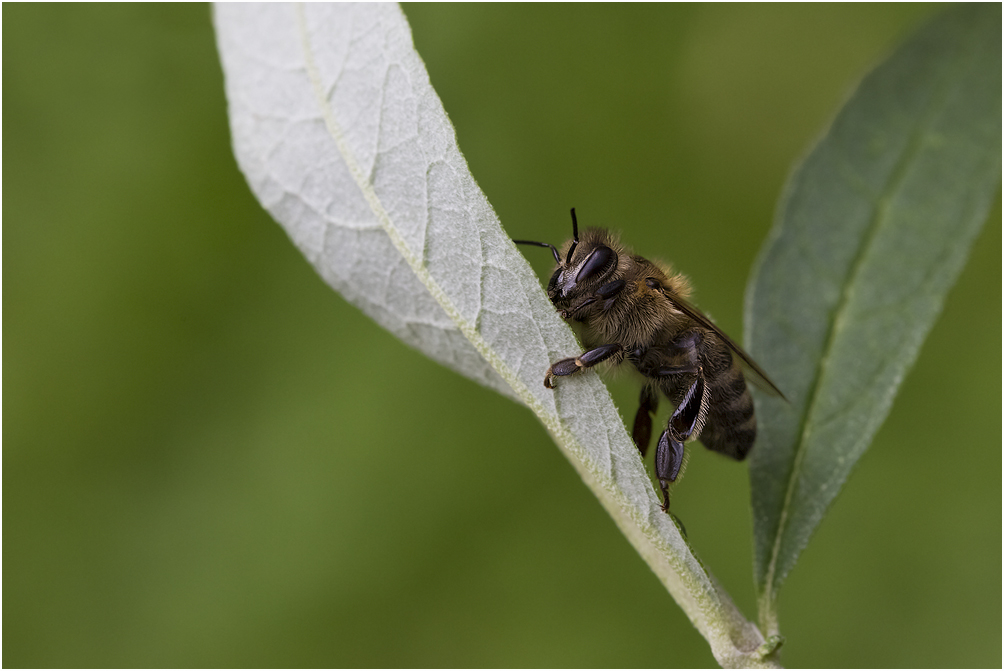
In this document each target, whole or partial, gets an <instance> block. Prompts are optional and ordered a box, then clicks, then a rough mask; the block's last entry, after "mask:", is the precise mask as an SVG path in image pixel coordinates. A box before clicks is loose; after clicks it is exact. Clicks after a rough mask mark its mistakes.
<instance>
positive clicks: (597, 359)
mask: <svg viewBox="0 0 1004 671" xmlns="http://www.w3.org/2000/svg"><path fill="white" fill-rule="evenodd" d="M513 242H515V243H516V244H519V245H535V246H538V247H548V248H550V250H551V253H552V254H554V260H555V262H556V263H557V267H556V268H555V270H554V273H553V274H552V275H551V279H550V281H549V282H548V283H547V297H548V298H549V299H550V300H551V302H552V303H553V304H554V307H555V308H556V309H557V311H558V313H559V314H560V315H561V317H562V318H563V319H565V320H570V321H572V322H575V323H577V324H578V325H580V326H581V328H580V329H579V330H580V331H581V335H582V340H583V344H584V345H585V347H586V351H585V352H583V353H582V354H580V355H579V356H575V357H569V358H567V359H561V360H560V361H556V362H554V363H553V364H552V365H551V367H550V368H548V369H547V372H546V373H545V375H544V386H545V387H547V388H548V389H553V388H554V385H555V382H556V381H557V379H558V378H561V377H567V376H569V375H574V374H575V373H577V372H579V371H581V370H584V369H587V368H592V367H593V366H595V365H596V364H598V363H601V362H606V363H608V364H612V365H615V366H616V365H619V364H622V363H625V362H627V363H630V364H631V365H633V366H634V368H635V369H636V370H637V371H638V372H639V373H640V374H641V376H642V378H643V380H644V384H643V386H642V389H641V396H640V399H639V408H638V412H637V414H636V415H635V418H634V428H633V430H632V438H633V439H634V442H635V445H637V447H638V449H639V451H640V452H641V456H642V458H644V457H645V453H646V452H647V451H648V444H649V441H650V439H651V434H652V415H654V414H655V412H656V410H657V409H658V405H659V397H660V394H661V395H663V396H665V397H666V398H667V399H669V402H670V403H672V404H673V406H674V408H675V409H674V410H673V414H672V416H670V418H669V422H668V423H667V425H666V428H665V430H664V431H663V432H662V435H661V436H660V437H659V441H658V443H657V446H656V451H655V475H656V478H657V479H658V480H659V488H660V489H661V491H662V509H663V510H664V511H666V512H668V511H669V484H670V483H671V482H673V481H675V480H676V478H677V476H678V475H679V473H680V467H681V466H682V465H683V456H684V447H683V446H684V443H686V442H690V441H693V440H697V439H700V441H701V442H702V443H704V446H705V447H707V448H708V449H710V450H713V451H715V452H718V453H720V454H724V455H726V456H729V457H732V458H733V459H736V460H740V461H741V460H742V459H745V458H746V455H747V454H749V452H750V450H751V449H752V448H753V442H754V441H755V440H756V415H755V414H754V411H753V399H752V398H751V396H750V393H749V390H748V389H747V388H746V377H745V375H744V368H745V370H746V374H749V375H750V377H751V379H752V380H753V381H756V382H757V383H758V384H759V386H762V387H764V389H765V390H766V391H768V392H770V393H774V394H777V395H778V396H781V397H782V398H784V394H782V393H781V391H780V390H779V389H778V388H777V387H776V386H775V385H774V383H773V382H771V381H770V380H769V379H768V378H767V375H766V374H765V373H764V372H763V371H762V370H761V369H760V367H759V366H757V365H756V363H754V362H753V360H752V359H751V358H750V356H749V355H748V354H746V353H745V352H744V351H743V350H742V349H741V348H740V347H739V346H738V345H736V343H735V342H733V341H732V339H731V338H729V337H728V336H727V335H725V334H724V333H723V332H722V331H721V329H719V328H718V327H717V326H715V325H714V323H713V322H712V321H711V320H710V319H708V317H706V316H705V315H704V314H703V313H701V312H700V311H699V310H698V309H697V308H695V307H694V306H692V305H691V304H690V303H688V302H687V298H688V297H689V296H690V293H691V290H690V283H689V281H688V280H687V278H686V277H685V276H683V275H681V274H679V273H674V272H673V271H672V270H671V269H670V268H668V267H664V266H661V265H658V264H656V263H653V262H652V261H649V260H648V259H646V258H644V257H641V256H637V255H635V254H632V253H631V250H630V249H628V248H627V247H625V246H624V245H623V244H621V243H620V242H619V241H618V240H617V239H616V237H615V236H614V235H612V234H611V233H610V232H609V231H607V230H605V229H602V228H590V229H587V230H585V231H584V232H583V233H582V237H581V238H580V237H579V225H578V221H577V220H576V217H575V208H572V239H571V240H569V241H568V242H566V243H565V245H564V246H563V247H562V249H561V251H560V252H559V250H558V248H556V247H555V246H554V245H551V244H549V243H546V242H535V241H532V240H514V241H513ZM562 259H564V260H562Z"/></svg>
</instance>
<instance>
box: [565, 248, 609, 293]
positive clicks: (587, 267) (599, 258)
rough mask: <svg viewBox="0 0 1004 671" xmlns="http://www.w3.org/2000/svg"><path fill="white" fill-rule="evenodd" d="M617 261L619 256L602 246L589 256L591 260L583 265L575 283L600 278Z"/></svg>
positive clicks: (587, 260)
mask: <svg viewBox="0 0 1004 671" xmlns="http://www.w3.org/2000/svg"><path fill="white" fill-rule="evenodd" d="M616 261H617V254H615V253H614V250H612V249H610V248H609V247H607V246H606V245H600V246H599V247H597V248H596V249H594V250H593V251H592V252H590V254H589V258H587V259H586V262H585V263H583V264H582V268H580V269H579V272H578V274H577V275H576V276H575V283H576V284H578V283H579V282H583V281H585V280H589V279H592V278H594V277H598V276H600V275H602V274H603V272H604V271H606V270H607V269H608V268H610V266H612V265H613V264H614V263H615V262H616Z"/></svg>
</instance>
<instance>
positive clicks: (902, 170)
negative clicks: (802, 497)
mask: <svg viewBox="0 0 1004 671" xmlns="http://www.w3.org/2000/svg"><path fill="white" fill-rule="evenodd" d="M946 69H947V68H946ZM946 88H947V86H946V85H945V84H943V83H942V84H941V85H940V86H938V87H937V90H936V92H935V93H934V94H932V95H931V98H930V102H929V103H928V105H927V109H926V110H925V112H924V114H923V115H922V116H921V121H920V122H919V123H917V124H916V125H915V128H914V130H913V132H912V133H911V137H910V139H909V140H908V142H907V144H906V147H905V149H904V150H903V152H902V154H901V155H900V157H899V159H898V160H897V161H896V164H895V166H894V168H893V170H892V172H891V173H890V176H889V178H888V179H887V180H886V188H884V189H883V190H882V191H880V192H879V193H880V194H884V195H880V196H879V198H878V206H877V207H876V208H875V214H874V216H873V217H872V220H871V222H870V224H869V226H868V232H867V234H866V236H865V238H864V241H863V243H862V244H861V245H860V246H859V248H858V251H857V253H856V254H855V258H854V261H853V263H852V264H851V272H850V273H849V274H848V277H849V278H850V281H848V282H846V283H845V284H844V286H843V288H842V289H841V293H840V299H839V300H838V301H837V308H836V310H835V311H834V312H833V318H832V319H831V320H830V323H829V326H828V329H827V336H826V345H825V346H824V347H823V355H822V356H821V357H820V359H819V363H818V364H817V365H816V371H815V375H814V377H813V383H812V385H811V386H810V388H809V397H808V399H807V403H806V404H805V406H804V409H803V412H802V416H801V419H800V421H799V424H798V426H799V428H800V429H801V431H800V433H801V438H800V439H799V442H798V443H797V444H796V447H795V459H794V461H793V463H792V468H791V474H790V476H789V479H788V484H787V487H786V488H785V496H784V502H783V504H782V507H781V515H780V517H779V518H778V526H777V532H776V535H775V538H774V544H773V546H772V548H771V555H770V561H769V562H768V565H767V573H766V576H765V579H764V590H763V595H764V597H766V599H767V601H768V602H772V601H773V599H774V596H775V592H776V587H775V586H774V582H775V578H776V572H777V562H778V558H779V557H780V551H781V543H782V540H783V539H784V536H785V530H786V529H787V523H788V516H789V515H788V513H789V509H790V506H791V500H792V498H793V497H794V494H795V490H796V488H797V484H798V482H799V476H800V474H801V468H802V463H803V461H804V459H805V453H806V451H807V445H808V441H809V437H810V435H811V434H812V431H813V428H814V427H815V422H813V421H811V420H812V418H813V416H814V414H815V405H816V398H817V396H818V395H819V393H820V390H821V389H822V387H823V381H824V380H825V379H826V378H827V374H828V371H829V368H830V364H831V360H832V359H831V357H832V353H833V346H834V343H835V342H836V341H837V338H838V337H839V335H840V334H841V333H842V332H843V330H844V328H843V326H842V324H843V323H844V316H845V314H846V313H847V311H848V310H849V307H850V305H851V304H852V303H853V300H854V293H855V290H856V288H857V282H858V277H859V275H860V274H861V272H862V268H863V267H864V262H865V259H867V258H868V257H869V252H870V251H871V248H872V244H873V242H874V241H875V238H876V237H877V236H878V233H879V231H881V230H882V229H883V227H884V226H885V224H886V222H888V221H889V219H890V216H889V211H890V209H891V207H892V201H893V200H894V198H893V196H894V195H895V194H896V193H897V192H898V190H899V188H900V187H901V186H902V183H903V181H904V180H905V179H906V175H907V174H908V172H909V167H910V165H911V163H912V160H913V158H914V157H915V156H917V155H918V154H919V153H920V152H921V150H922V147H923V145H924V138H925V137H926V135H927V133H928V129H929V128H930V125H931V120H932V118H933V117H934V116H935V113H936V110H937V109H938V105H939V103H940V102H941V101H943V100H945V99H946V98H945V90H946Z"/></svg>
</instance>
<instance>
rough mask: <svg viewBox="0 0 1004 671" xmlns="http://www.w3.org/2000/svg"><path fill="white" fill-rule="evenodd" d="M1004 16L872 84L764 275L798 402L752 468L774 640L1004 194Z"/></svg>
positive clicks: (929, 44)
mask: <svg viewBox="0 0 1004 671" xmlns="http://www.w3.org/2000/svg"><path fill="white" fill-rule="evenodd" d="M1000 12H1001V8H1000V5H980V6H964V7H960V8H958V9H956V10H953V11H950V12H948V13H946V14H943V15H941V16H940V17H939V18H937V19H936V20H935V21H934V22H933V23H932V24H930V25H928V26H927V27H926V28H924V29H923V30H922V31H921V32H919V33H918V34H917V35H916V36H914V37H913V38H912V39H911V40H909V41H908V42H907V43H906V44H904V45H903V46H902V47H901V48H900V49H899V50H898V51H897V52H896V53H895V54H893V55H892V56H891V57H890V58H889V60H888V61H886V62H885V63H883V64H882V65H880V66H879V67H878V68H877V69H876V70H875V71H874V72H872V73H871V74H869V75H868V76H867V77H865V79H864V80H863V81H862V82H861V84H860V86H859V87H858V89H857V91H856V92H855V93H854V94H853V96H852V97H851V98H850V100H849V101H848V102H847V104H846V105H845V106H844V108H843V109H842V110H841V111H840V113H839V114H838V115H837V117H836V119H835V120H834V121H833V124H832V127H831V128H830V129H829V131H828V132H827V133H826V135H825V137H823V138H822V139H821V140H820V141H819V143H818V144H817V146H816V147H815V148H814V149H813V150H812V152H811V153H810V154H809V155H808V157H807V158H806V159H805V161H804V163H803V164H802V165H801V166H800V167H799V168H798V169H797V170H796V171H795V172H794V174H793V175H792V177H791V178H790V180H789V183H788V185H787V188H786V191H785V193H784V196H783V198H782V200H781V203H780V207H779V210H778V212H779V214H778V217H777V220H776V221H775V225H774V229H773V231H772V233H771V235H770V238H769V239H768V241H767V243H766V244H765V247H764V249H763V250H762V252H761V254H760V256H759V259H758V262H757V264H756V266H755V268H754V271H753V276H752V281H751V283H750V286H749V290H748V293H747V297H746V315H745V316H746V325H747V328H746V332H747V333H748V334H749V335H748V338H749V340H748V343H749V345H750V348H749V349H750V353H751V354H752V355H753V356H754V357H755V358H756V359H757V361H759V362H760V364H761V365H762V366H763V367H764V368H765V369H766V370H767V371H768V372H769V373H770V374H771V376H772V377H773V378H774V381H775V382H776V383H777V384H778V386H780V388H781V389H782V391H784V393H785V394H786V395H787V396H788V398H789V399H790V404H785V403H784V402H783V401H780V400H778V399H758V400H759V401H760V402H759V403H758V409H757V412H758V415H759V417H760V425H761V432H760V440H759V445H758V447H757V449H756V450H754V451H753V459H752V463H751V467H750V478H751V483H752V498H753V517H754V520H753V521H754V534H755V544H756V551H755V577H756V582H757V586H758V590H759V592H760V601H761V603H760V606H761V625H762V626H765V627H766V629H765V633H767V634H771V633H776V631H777V623H776V614H775V606H774V603H775V599H776V595H777V591H778V588H779V587H780V585H781V583H782V581H783V580H784V578H785V577H786V576H787V574H788V572H789V571H790V570H791V568H792V566H793V565H794V563H795V561H796V559H797V558H798V555H799V553H800V552H801V550H802V549H803V548H804V547H805V545H806V543H807V542H808V539H809V536H810V535H811V534H812V532H813V531H814V530H815V528H816V526H817V525H818V524H819V522H820V520H821V518H822V516H823V514H824V513H825V511H826V510H827V507H828V506H829V505H830V503H831V502H832V501H833V498H834V497H835V496H836V495H837V493H838V492H839V491H840V488H841V486H842V485H843V483H844V482H845V480H846V479H847V476H848V474H849V473H850V470H851V469H852V468H853V466H854V464H855V463H857V460H858V459H859V458H860V457H861V455H862V454H863V453H864V451H865V449H866V448H867V447H868V445H869V443H870V442H871V440H872V438H873V437H874V435H875V432H876V431H877V430H878V428H879V426H880V425H881V424H882V422H883V420H884V419H885V417H886V415H887V414H888V412H889V408H890V406H891V404H892V400H893V397H894V396H895V395H896V391H897V389H898V388H899V385H900V382H901V381H902V380H903V377H904V375H905V374H906V372H907V371H908V370H909V368H910V366H911V365H912V364H913V362H914V360H915V359H916V357H917V353H918V350H919V348H920V346H921V343H922V342H923V340H924V338H925V336H926V335H927V333H928V331H929V330H930V328H931V326H932V325H933V323H934V321H935V319H936V318H937V316H938V313H939V312H940V310H941V307H942V304H943V302H944V299H945V295H946V294H947V292H948V290H949V289H950V288H951V286H952V284H953V283H954V282H955V279H956V278H957V276H958V274H959V272H960V271H961V269H962V267H963V265H964V263H965V260H966V258H967V256H968V253H969V249H970V247H971V245H972V243H973V240H974V239H975V237H976V235H977V233H978V232H979V231H980V228H981V227H982V225H983V222H984V221H985V219H986V218H987V213H988V210H989V208H990V206H991V204H992V200H993V198H994V197H995V195H996V193H997V191H998V189H999V187H1000V175H1001V154H1000V151H1001V69H1000V68H1001V33H1000V30H999V27H1000V19H1001V15H1000ZM960 345H961V343H960ZM932 393H938V392H932ZM950 431H951V429H950V427H947V426H946V436H944V437H937V438H932V439H936V440H938V439H943V438H945V437H947V435H948V434H950Z"/></svg>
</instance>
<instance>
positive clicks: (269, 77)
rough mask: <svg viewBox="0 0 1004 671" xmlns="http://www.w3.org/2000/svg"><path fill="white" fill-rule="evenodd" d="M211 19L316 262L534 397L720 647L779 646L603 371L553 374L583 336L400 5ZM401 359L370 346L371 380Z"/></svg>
mask: <svg viewBox="0 0 1004 671" xmlns="http://www.w3.org/2000/svg"><path fill="white" fill-rule="evenodd" d="M214 18H215V25H216V31H217V37H218V43H219V49H220V54H221V57H222V61H223V69H224V74H225V77H226V91H227V99H228V102H229V114H230V124H231V130H232V134H233V142H234V150H235V153H236V156H237V160H238V163H239V165H240V168H241V170H242V171H243V172H244V174H245V176H246V177H247V180H248V183H249V184H250V185H251V188H252V190H253V191H254V193H255V195H256V196H257V197H258V199H259V200H260V201H261V202H262V204H263V205H264V206H265V207H266V208H267V209H268V211H269V212H271V213H272V215H273V216H274V217H275V218H276V220H277V221H279V223H280V224H282V226H283V227H284V228H285V229H286V231H287V232H288V233H289V236H290V237H291V238H292V240H293V242H294V243H295V244H296V245H297V246H298V247H299V248H300V250H301V251H302V252H303V253H304V255H305V256H306V257H307V259H308V260H309V261H310V262H311V263H312V264H313V265H314V267H315V268H316V269H317V271H318V272H319V273H320V275H321V276H322V277H323V278H324V279H325V280H326V281H327V282H328V283H329V284H330V285H331V286H332V287H334V288H335V289H336V290H337V291H339V292H340V293H341V294H342V295H343V296H345V297H346V298H347V299H348V300H349V301H351V302H352V303H354V304H355V305H357V306H358V307H359V308H360V309H362V310H363V311H365V312H366V313H367V314H369V315H370V316H372V317H373V318H374V319H375V320H376V321H377V322H379V323H380V324H381V325H383V326H384V327H385V328H387V329H388V330H390V331H391V332H393V333H394V334H396V335H397V336H398V337H399V338H401V339H402V340H404V341H405V342H407V343H408V344H410V345H411V346H413V347H415V348H416V349H418V350H421V351H422V352H424V353H426V354H427V355H428V356H430V357H432V358H433V359H435V360H437V361H440V362H441V363H443V364H445V365H447V366H449V367H451V368H453V369H454V370H456V371H458V372H460V373H462V374H464V375H466V376H468V377H470V378H472V379H474V380H476V381H478V382H480V383H482V384H485V385H488V386H490V387H492V388H494V389H497V390H499V391H500V392H502V393H504V394H507V395H509V396H511V397H514V398H518V399H519V400H521V401H522V402H523V403H525V404H526V405H527V406H528V407H529V408H530V409H531V410H533V412H535V413H536V414H537V415H538V417H540V419H541V421H542V422H543V423H544V425H545V426H546V427H547V428H548V430H549V431H550V432H551V434H552V435H553V436H554V438H555V440H556V442H557V443H558V444H559V446H560V447H561V448H562V449H563V451H564V453H565V454H566V456H567V457H568V458H569V460H570V461H571V462H572V464H573V465H574V466H575V467H576V469H577V470H578V471H579V473H580V474H581V475H582V477H583V479H584V480H585V481H586V483H587V484H588V485H589V486H590V487H591V488H592V489H593V491H594V492H595V493H596V495H597V496H598V497H599V498H600V500H601V502H602V503H603V505H604V506H605V507H606V508H607V510H608V511H609V512H610V514H611V515H612V516H613V518H614V520H615V521H616V522H617V524H618V525H619V526H620V528H621V530H622V531H623V532H624V534H625V535H626V536H627V537H628V538H629V539H630V540H631V542H632V543H633V544H634V545H635V547H636V548H637V549H638V551H639V553H641V555H642V556H643V557H644V558H645V560H646V561H647V562H648V563H649V565H650V566H651V567H652V569H653V570H654V571H655V572H656V574H657V575H658V576H659V577H660V579H661V580H662V582H663V583H664V584H665V585H666V587H667V588H668V589H669V591H670V592H671V593H672V594H673V596H674V598H675V599H676V600H677V602H678V603H679V604H680V605H681V606H682V607H683V609H684V610H685V612H686V613H687V615H688V616H689V617H690V618H691V620H692V621H693V622H694V624H695V625H696V626H697V627H698V629H699V630H700V631H701V633H702V634H703V635H704V636H705V638H707V639H708V641H709V642H710V643H711V647H712V652H713V653H714V654H715V656H716V657H717V658H718V660H719V661H720V662H721V663H723V664H726V665H759V664H770V663H772V662H771V660H769V659H768V660H765V659H763V657H764V655H765V654H767V653H769V648H764V649H761V650H760V651H759V652H758V651H757V648H758V646H760V645H761V644H762V643H763V638H762V637H761V636H760V634H759V631H757V630H756V628H755V627H753V626H751V625H750V624H749V623H748V622H746V621H745V620H744V619H743V618H742V617H741V615H739V614H738V612H737V611H736V610H735V608H734V606H733V605H732V603H731V602H730V601H729V599H728V597H727V596H725V595H724V594H722V593H720V592H719V590H718V588H717V586H716V584H715V583H714V581H713V579H712V578H711V577H710V575H709V574H708V573H707V572H706V571H705V570H704V568H703V567H702V566H701V564H700V562H698V560H697V559H696V558H695V557H694V555H693V554H692V553H691V551H690V548H689V547H688V545H687V544H686V542H685V541H684V539H682V538H681V536H680V534H679V531H678V529H677V527H676V526H675V525H674V523H673V522H672V520H671V518H670V517H669V516H668V515H666V514H665V513H663V512H662V511H661V510H660V508H659V500H658V498H657V497H656V494H655V492H654V490H653V488H652V484H651V482H650V480H649V478H648V476H647V474H646V472H645V469H644V467H643V465H642V462H641V460H640V458H639V456H638V451H637V450H636V449H635V447H634V446H633V444H632V443H631V441H630V439H629V438H628V436H627V433H626V432H625V430H624V427H623V424H622V422H621V419H620V417H619V416H618V414H617V411H616V409H615V408H614V407H613V404H612V402H611V400H610V397H609V395H608V393H607V391H606V388H605V387H604V386H603V384H602V383H601V382H600V381H599V380H598V378H597V377H596V375H595V374H592V373H589V374H583V375H581V376H577V378H576V379H570V380H568V381H563V382H562V383H561V384H559V385H558V389H557V390H556V391H550V390H547V389H545V388H544V385H543V376H544V371H545V370H546V369H547V367H548V365H549V363H550V362H551V361H554V360H556V359H558V358H561V357H566V356H569V355H570V354H574V353H576V352H578V351H579V350H578V345H577V344H576V341H575V339H574V336H573V335H572V333H571V331H570V330H569V329H568V327H567V326H566V325H565V324H564V323H563V322H562V321H561V320H560V319H559V318H558V317H557V315H556V314H555V312H554V309H553V308H552V306H551V305H550V303H549V302H548V301H547V298H546V296H545V295H544V293H543V290H542V289H541V287H540V283H539V281H538V279H537V277H536V276H535V275H534V274H533V272H532V270H531V269H530V267H529V266H528V265H527V263H526V262H525V260H524V259H523V257H522V256H521V255H520V254H519V252H517V250H516V248H515V246H514V245H513V244H512V242H511V241H510V240H509V238H508V236H506V234H505V232H504V231H503V230H502V228H501V226H500V225H499V222H498V219H497V218H496V216H495V213H494V212H493V211H492V208H491V206H490V205H489V204H488V202H487V200H486V199H485V197H484V194H482V192H481V190H480V189H479V188H478V186H477V184H476V183H475V181H474V179H473V178H472V177H471V175H470V173H469V171H468V169H467V165H466V163H465V161H464V159H463V157H462V156H461V154H460V151H459V149H458V147H457V143H456V138H455V135H454V131H453V127H452V126H451V124H450V122H449V120H448V118H447V116H446V113H445V112H444V110H443V108H442V104H441V103H440V100H439V98H438V97H437V96H436V94H435V92H434V91H433V89H432V87H431V85H430V83H429V78H428V75H427V73H426V72H425V68H424V66H423V65H422V62H421V60H420V59H419V57H418V55H417V54H416V53H415V50H414V47H413V46H412V40H411V34H410V31H409V28H408V25H407V22H406V21H405V18H404V16H403V14H402V13H401V11H400V9H399V8H398V7H397V6H396V5H387V4H369V5H319V4H308V5H231V4H223V5H219V6H217V7H216V9H215V14H214ZM337 354H340V355H345V353H333V355H337ZM392 376H393V371H382V370H380V367H379V362H374V370H373V378H374V384H380V383H381V381H382V380H384V379H387V378H390V377H392ZM447 417H448V413H445V414H444V419H445V418H447ZM359 449H364V448H363V447H362V446H360V448H359Z"/></svg>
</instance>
